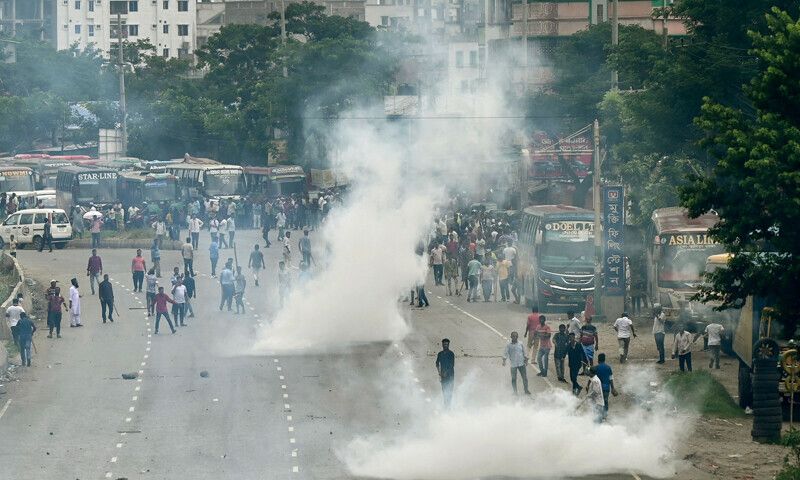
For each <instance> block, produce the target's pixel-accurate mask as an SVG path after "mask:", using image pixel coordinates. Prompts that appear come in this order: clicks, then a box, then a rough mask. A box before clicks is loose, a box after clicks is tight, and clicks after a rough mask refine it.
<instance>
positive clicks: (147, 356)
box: [144, 348, 150, 360]
mask: <svg viewBox="0 0 800 480" xmlns="http://www.w3.org/2000/svg"><path fill="white" fill-rule="evenodd" d="M148 350H150V349H149V348H148ZM149 357H150V355H145V356H144V359H145V360H147V359H148V358H149Z"/></svg>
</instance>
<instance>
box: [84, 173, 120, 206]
mask: <svg viewBox="0 0 800 480" xmlns="http://www.w3.org/2000/svg"><path fill="white" fill-rule="evenodd" d="M78 185H79V187H78V192H77V195H76V196H75V201H76V202H77V203H85V202H96V203H108V202H113V201H115V200H117V181H116V178H108V179H84V180H80V183H79V184H78Z"/></svg>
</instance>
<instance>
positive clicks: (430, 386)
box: [0, 231, 635, 480]
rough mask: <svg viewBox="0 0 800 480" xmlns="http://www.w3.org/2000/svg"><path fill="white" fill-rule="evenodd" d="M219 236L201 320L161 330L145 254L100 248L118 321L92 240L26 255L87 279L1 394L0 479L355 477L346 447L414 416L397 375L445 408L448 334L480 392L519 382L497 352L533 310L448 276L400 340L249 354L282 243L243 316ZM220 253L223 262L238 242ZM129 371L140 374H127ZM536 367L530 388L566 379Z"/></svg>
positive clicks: (247, 239)
mask: <svg viewBox="0 0 800 480" xmlns="http://www.w3.org/2000/svg"><path fill="white" fill-rule="evenodd" d="M255 241H256V233H255V232H252V231H240V232H237V244H238V245H240V246H241V247H240V248H241V250H240V251H239V259H240V261H242V259H246V255H247V252H249V250H250V249H251V248H252V245H253V244H254V243H255ZM207 246H208V234H207V233H205V234H203V235H202V238H201V243H200V251H199V255H198V256H199V258H198V259H196V260H195V270H196V271H197V272H198V276H197V277H196V279H197V285H198V298H197V299H195V300H194V302H193V307H194V311H195V313H196V317H195V318H190V319H189V323H188V326H187V327H182V328H179V330H178V333H176V334H174V335H172V334H170V333H169V330H168V328H166V327H164V326H162V327H161V333H160V334H159V335H154V334H153V324H152V321H151V319H150V318H148V317H147V316H146V310H145V309H144V302H145V297H144V294H143V293H142V294H139V293H133V292H132V290H131V289H132V281H131V278H130V277H131V276H130V273H129V270H130V260H131V258H132V257H133V255H134V251H133V250H127V249H122V250H103V249H101V250H100V255H101V257H102V259H103V263H104V266H105V272H106V273H109V274H110V275H111V277H112V279H113V282H114V290H115V302H116V307H117V309H118V312H119V313H118V315H117V316H116V321H115V322H114V323H113V324H110V323H109V324H103V323H102V322H101V321H100V312H99V310H100V308H99V301H98V300H97V298H96V297H93V296H91V295H90V290H89V286H88V284H87V278H86V276H85V267H86V261H87V258H88V252H86V251H83V250H72V249H67V250H61V251H56V252H54V253H52V254H48V253H42V254H39V253H37V252H33V251H30V250H23V251H20V252H19V256H18V258H19V259H20V261H21V263H22V265H23V266H24V268H25V269H26V271H27V272H28V274H29V275H31V276H33V277H34V278H37V279H38V280H40V281H43V282H44V281H47V280H49V279H50V278H55V279H57V280H59V281H60V285H61V286H62V291H63V293H64V295H65V297H66V296H67V294H66V291H67V290H68V285H69V278H71V277H72V276H75V277H77V278H78V279H79V281H80V282H81V283H82V284H81V291H82V294H83V299H82V302H83V303H82V308H83V324H84V325H85V327H83V328H69V326H68V325H69V321H68V316H67V315H65V319H64V321H63V322H62V323H63V325H64V328H63V332H62V333H63V338H62V339H47V338H46V337H45V333H44V331H43V330H42V331H40V332H38V333H37V335H36V336H35V343H36V346H37V349H38V354H36V355H34V357H33V367H31V368H27V369H24V370H23V372H22V373H21V377H20V381H19V382H14V383H12V384H11V385H9V393H8V395H5V396H4V397H3V398H2V400H0V401H1V402H4V403H2V404H0V409H2V410H0V465H2V472H3V473H2V475H0V476H1V477H2V478H9V479H17V480H27V479H31V480H34V479H35V480H45V479H59V480H60V479H72V478H75V479H80V480H84V479H102V478H115V479H116V478H127V479H184V478H185V479H190V478H191V479H284V478H286V479H290V478H291V479H339V478H352V476H351V475H350V474H349V473H348V470H347V468H346V467H345V465H343V463H342V461H341V460H340V459H339V456H338V455H337V452H338V451H340V449H342V448H343V447H344V446H345V445H346V444H347V443H348V442H350V441H351V440H352V439H353V438H355V437H357V436H359V435H364V434H371V433H376V432H380V431H386V429H397V430H398V431H399V430H402V429H403V428H404V427H405V425H406V424H407V423H408V422H409V421H410V419H409V418H408V412H407V411H404V410H403V407H402V406H401V405H400V404H401V403H402V402H398V404H397V407H396V408H394V407H393V406H392V403H391V402H388V403H387V402H386V401H384V400H386V398H385V397H386V396H387V395H390V394H393V392H396V391H397V389H396V386H397V384H398V382H401V381H400V380H399V379H405V380H406V381H407V382H408V383H404V385H405V386H404V387H403V388H405V389H406V392H407V394H408V395H409V396H413V398H414V399H415V400H416V401H418V402H421V403H422V404H424V405H429V407H430V408H431V409H434V410H435V409H438V408H440V404H441V396H440V390H439V386H438V378H437V376H436V372H435V369H434V367H433V363H434V359H435V354H436V352H437V351H438V350H439V340H440V339H441V338H442V337H445V336H447V337H450V338H451V339H452V341H453V349H454V351H455V352H456V355H457V362H458V363H457V372H467V371H470V372H472V373H471V375H472V376H471V379H470V380H471V381H473V382H480V383H481V384H482V385H483V388H486V389H487V390H493V391H497V392H508V394H510V386H509V384H508V383H509V381H508V373H507V369H504V368H501V367H500V355H501V351H502V348H503V346H504V344H505V342H506V340H505V337H506V336H507V335H508V334H509V332H510V331H511V330H513V329H516V330H520V329H521V328H524V327H523V320H524V318H525V312H524V311H523V309H522V308H521V307H520V306H517V305H513V304H495V303H487V304H484V303H475V304H471V303H466V302H465V300H464V298H465V297H445V296H444V289H443V288H442V287H433V288H429V290H430V291H431V292H432V293H431V294H429V299H430V301H431V304H432V305H431V307H430V308H428V309H416V308H413V309H410V308H408V307H407V306H404V307H403V308H404V309H406V310H407V315H408V319H409V321H410V322H411V324H412V327H413V333H412V334H410V335H409V336H408V337H407V338H406V339H405V340H404V341H403V342H399V343H385V344H375V345H367V346H363V347H360V348H357V349H354V350H353V351H351V352H349V353H343V354H336V355H313V356H287V357H271V356H263V357H253V356H242V355H239V354H240V353H241V352H240V351H239V349H240V347H237V346H236V345H237V344H238V343H237V342H236V341H233V340H232V339H240V340H241V339H243V338H245V339H246V338H250V337H252V336H253V333H254V331H255V329H256V328H257V327H258V323H259V322H262V321H267V319H268V318H269V316H270V314H271V312H272V311H273V309H274V305H275V303H276V297H277V292H276V288H274V280H275V273H274V269H276V265H277V261H278V257H279V253H280V251H279V249H277V248H274V247H273V248H270V249H267V250H265V254H266V257H267V265H268V271H267V273H265V274H264V275H263V276H262V278H263V281H262V286H261V287H255V286H253V285H252V284H250V285H248V291H247V294H246V299H247V305H248V310H247V313H245V314H243V315H235V314H232V313H228V312H222V313H220V312H219V310H218V309H217V306H218V302H219V288H218V284H217V281H216V279H212V278H210V276H209V275H208V273H209V266H208V256H207V250H206V249H207ZM162 255H163V256H162V271H163V272H164V278H163V279H162V282H161V284H162V285H166V286H168V285H169V276H168V272H170V271H171V268H172V267H173V266H178V265H182V262H180V259H179V253H178V252H171V251H169V252H167V251H165V252H162ZM221 256H222V257H223V258H222V259H221V261H220V264H221V263H223V262H224V258H225V257H226V256H233V254H232V250H223V251H222V255H221ZM145 257H146V258H147V259H148V260H149V253H146V254H145ZM243 263H244V264H245V265H246V260H244V262H243ZM251 283H252V282H251ZM431 283H432V282H431ZM320 314H321V315H324V312H320ZM393 369H394V370H393ZM202 371H207V372H208V377H206V378H203V377H201V375H200V372H202ZM125 372H138V373H139V376H138V378H137V379H136V380H123V379H122V377H121V374H122V373H125ZM529 377H530V378H531V385H532V390H533V391H534V393H536V392H539V391H543V390H545V389H546V388H549V386H551V385H552V383H550V382H551V381H553V380H554V379H553V376H552V375H551V377H550V379H547V380H544V379H541V378H538V377H536V376H534V375H533V372H531V374H530V375H529ZM546 382H547V383H546ZM401 383H402V382H401ZM553 383H555V382H553ZM557 387H558V388H562V387H561V386H560V385H557ZM7 399H8V400H7ZM457 401H458V399H457ZM387 405H388V406H387ZM612 413H613V409H612ZM598 478H600V477H598ZM602 478H635V477H632V476H631V475H629V474H620V475H611V476H604V477H602Z"/></svg>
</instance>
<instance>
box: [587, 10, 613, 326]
mask: <svg viewBox="0 0 800 480" xmlns="http://www.w3.org/2000/svg"><path fill="white" fill-rule="evenodd" d="M614 3H615V4H616V2H614ZM592 131H593V137H594V155H593V157H594V158H593V160H594V167H593V168H592V200H593V202H592V204H593V206H594V308H595V312H596V313H598V314H599V313H600V305H601V304H602V302H601V301H600V291H601V290H602V288H603V287H602V282H601V279H600V272H602V271H603V270H602V268H601V267H602V265H603V248H602V238H603V236H602V235H601V233H600V229H601V226H600V209H601V208H602V205H601V202H600V200H601V196H600V122H598V121H597V119H595V121H594V124H593V125H592Z"/></svg>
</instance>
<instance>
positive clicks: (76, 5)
mask: <svg viewBox="0 0 800 480" xmlns="http://www.w3.org/2000/svg"><path fill="white" fill-rule="evenodd" d="M80 9H81V0H75V10H80Z"/></svg>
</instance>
